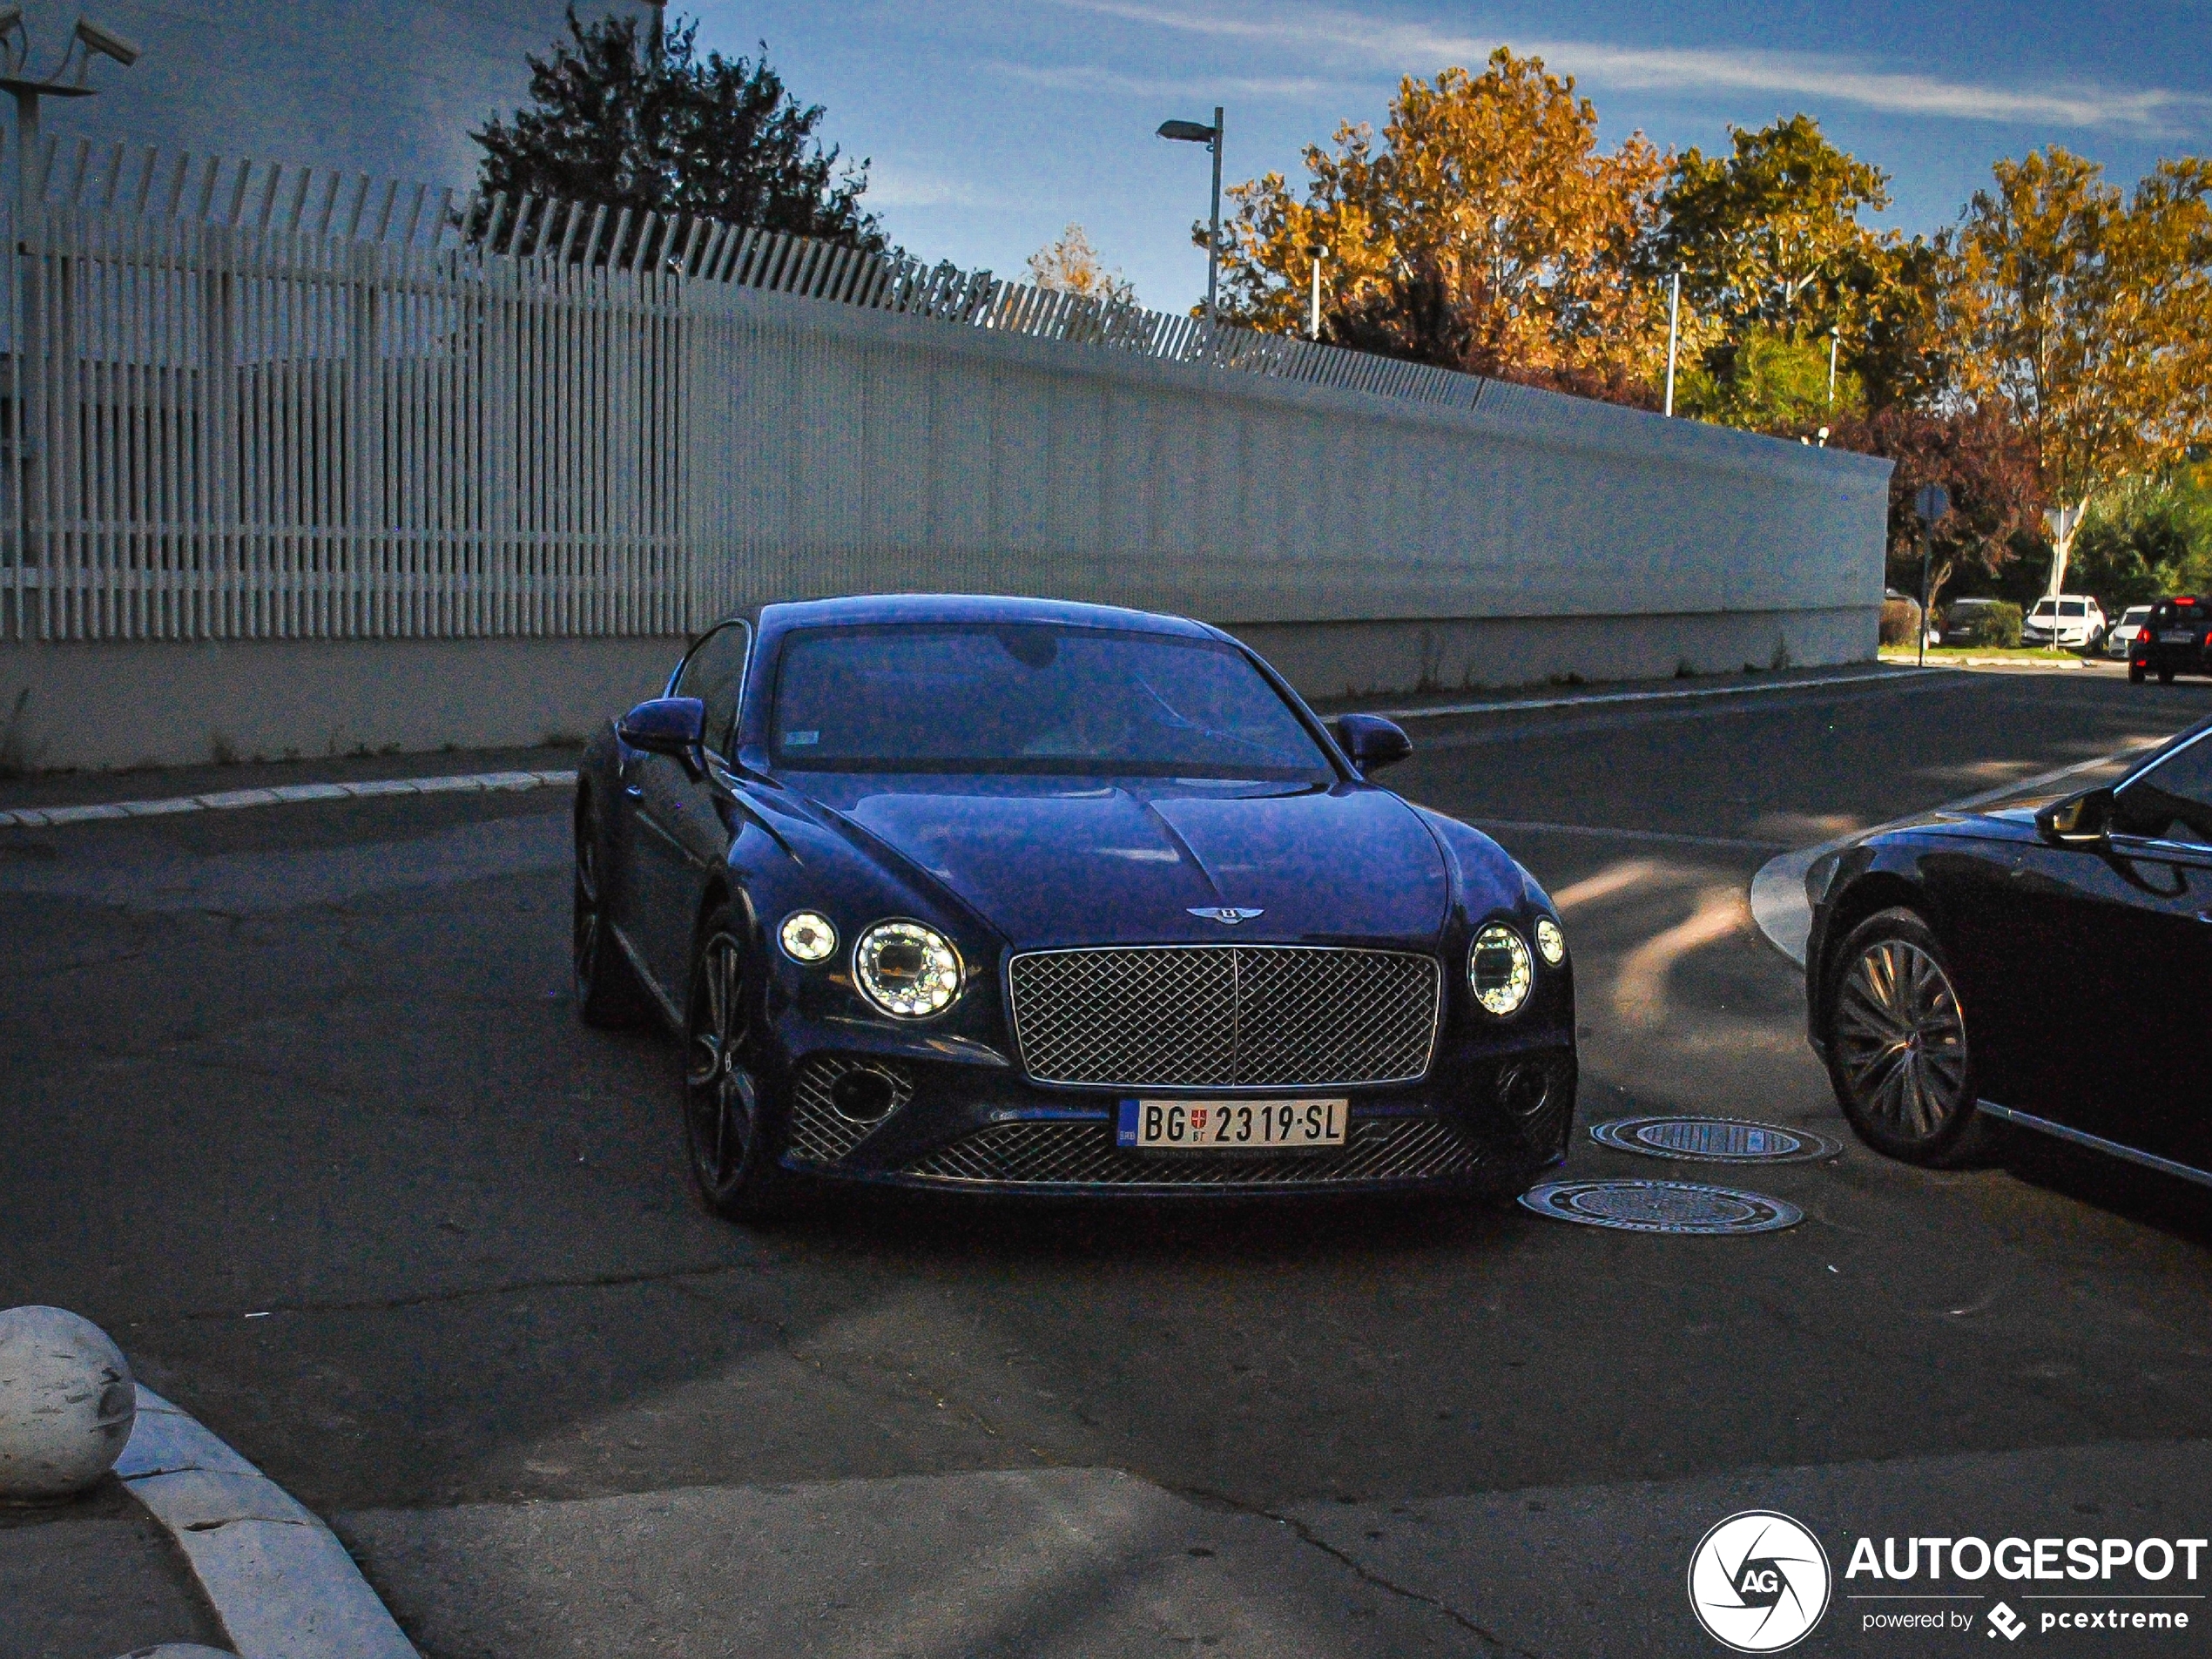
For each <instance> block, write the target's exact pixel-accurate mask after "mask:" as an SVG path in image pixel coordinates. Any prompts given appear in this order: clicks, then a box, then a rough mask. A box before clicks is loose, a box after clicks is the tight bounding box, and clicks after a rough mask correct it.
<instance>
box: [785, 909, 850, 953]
mask: <svg viewBox="0 0 2212 1659" xmlns="http://www.w3.org/2000/svg"><path fill="white" fill-rule="evenodd" d="M776 938H777V941H778V942H779V943H780V944H781V945H782V946H783V948H784V954H785V955H786V956H788V957H790V958H791V959H792V961H794V962H809V963H812V962H826V961H828V960H829V959H830V958H831V957H832V956H833V955H834V954H836V952H837V928H836V927H834V926H833V924H832V923H831V921H830V919H829V918H828V917H827V916H825V915H823V914H821V913H820V912H819V911H815V910H794V911H792V914H790V915H788V916H786V917H785V918H784V925H783V926H782V927H780V928H779V929H777V932H776Z"/></svg>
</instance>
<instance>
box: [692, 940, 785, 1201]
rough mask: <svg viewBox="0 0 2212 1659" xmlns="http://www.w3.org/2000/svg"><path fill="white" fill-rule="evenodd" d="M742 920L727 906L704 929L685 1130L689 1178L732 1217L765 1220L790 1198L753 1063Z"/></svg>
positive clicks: (696, 972)
mask: <svg viewBox="0 0 2212 1659" xmlns="http://www.w3.org/2000/svg"><path fill="white" fill-rule="evenodd" d="M755 1001H756V999H755V998H754V997H753V996H752V993H751V988H750V987H749V986H748V985H747V983H746V979H745V942H744V937H743V924H742V922H741V921H740V920H739V918H738V916H737V915H736V914H734V913H733V912H732V911H731V910H729V909H728V908H726V907H724V908H721V909H718V910H717V911H716V912H715V913H714V914H711V915H710V916H709V917H708V918H707V919H706V922H705V926H703V927H701V928H700V929H699V938H698V944H697V945H696V946H694V947H693V948H692V954H691V990H690V994H689V996H688V999H687V1003H688V1006H687V1008H686V1009H685V1019H684V1130H685V1136H684V1138H685V1147H686V1149H687V1150H688V1152H689V1154H690V1158H689V1162H690V1163H691V1182H692V1184H693V1185H694V1186H695V1187H697V1188H698V1194H699V1197H701V1198H703V1199H704V1200H705V1202H706V1204H707V1207H708V1208H709V1209H711V1210H713V1211H716V1212H718V1214H720V1215H724V1216H726V1217H729V1218H730V1219H731V1220H732V1221H759V1220H764V1219H766V1218H767V1217H770V1216H772V1215H774V1214H777V1213H779V1211H781V1210H782V1208H783V1201H784V1198H785V1192H784V1186H785V1183H784V1180H783V1178H782V1171H781V1170H779V1169H778V1168H777V1167H776V1153H775V1149H774V1147H773V1146H772V1144H771V1143H770V1141H771V1136H770V1134H769V1131H768V1128H767V1125H766V1123H765V1114H764V1113H763V1111H762V1109H761V1100H760V1085H759V1079H758V1077H757V1076H756V1074H755V1070H754V1067H753V1057H754V1050H755V1048H756V1044H755V1042H754V1034H753V1023H752V1022H753V1008H754V1004H755Z"/></svg>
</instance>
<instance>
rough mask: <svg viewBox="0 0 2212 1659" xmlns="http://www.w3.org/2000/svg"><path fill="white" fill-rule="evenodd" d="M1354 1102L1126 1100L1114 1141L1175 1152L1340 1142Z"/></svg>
mask: <svg viewBox="0 0 2212 1659" xmlns="http://www.w3.org/2000/svg"><path fill="white" fill-rule="evenodd" d="M1351 1105H1352V1103H1350V1102H1349V1101H1346V1100H1342V1099H1338V1100H1125V1101H1123V1103H1122V1115H1121V1121H1120V1123H1119V1124H1118V1125H1117V1126H1116V1133H1115V1136H1114V1138H1115V1141H1116V1144H1118V1145H1122V1146H1133V1147H1138V1148H1145V1149H1150V1150H1166V1151H1177V1152H1185V1151H1188V1152H1250V1151H1251V1150H1255V1149H1257V1148H1260V1147H1265V1148H1269V1149H1271V1150H1284V1149H1287V1148H1296V1147H1301V1146H1342V1145H1343V1144H1344V1136H1345V1122H1346V1120H1347V1119H1349V1118H1350V1116H1351V1115H1352V1109H1351Z"/></svg>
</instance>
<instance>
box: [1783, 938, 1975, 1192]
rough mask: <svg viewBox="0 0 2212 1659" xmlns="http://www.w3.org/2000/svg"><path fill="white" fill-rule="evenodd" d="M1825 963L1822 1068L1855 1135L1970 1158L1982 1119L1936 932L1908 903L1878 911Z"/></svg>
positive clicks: (1891, 1148) (1939, 1157)
mask: <svg viewBox="0 0 2212 1659" xmlns="http://www.w3.org/2000/svg"><path fill="white" fill-rule="evenodd" d="M1831 961H1832V964H1833V966H1832V968H1831V971H1830V973H1829V974H1827V976H1826V1000H1827V1007H1826V1008H1825V1010H1824V1017H1823V1019H1822V1021H1821V1028H1822V1031H1823V1033H1824V1035H1825V1037H1826V1039H1827V1044H1828V1076H1829V1081H1830V1082H1831V1083H1832V1084H1833V1085H1834V1086H1835V1090H1836V1100H1837V1103H1838V1104H1839V1105H1841V1106H1842V1107H1843V1109H1844V1116H1845V1117H1847V1118H1849V1119H1850V1120H1851V1127H1852V1128H1853V1129H1854V1130H1858V1135H1859V1138H1860V1139H1862V1140H1864V1141H1865V1143H1867V1144H1868V1145H1869V1146H1871V1147H1872V1148H1873V1149H1874V1150H1876V1151H1878V1152H1882V1153H1886V1154H1887V1155H1888V1156H1889V1157H1894V1158H1902V1159H1904V1160H1905V1162H1907V1163H1923V1164H1931V1165H1935V1166H1939V1167H1942V1166H1953V1165H1958V1164H1962V1163H1972V1162H1973V1161H1974V1160H1975V1159H1976V1158H1977V1157H1979V1156H1980V1155H1981V1154H1982V1153H1983V1151H1984V1150H1986V1137H1987V1135H1988V1120H1987V1119H1986V1118H1985V1117H1983V1116H1981V1114H1980V1113H1979V1111H1977V1110H1976V1109H1975V1095H1974V1067H1973V1051H1972V1050H1971V1049H1969V1047H1968V1046H1967V1042H1966V1014H1965V1011H1964V1010H1963V1009H1962V1008H1960V1007H1959V993H1958V990H1957V988H1955V987H1954V986H1953V984H1952V978H1951V969H1950V965H1949V962H1948V961H1947V959H1946V956H1945V953H1944V949H1943V945H1942V941H1939V940H1938V939H1937V938H1936V936H1935V933H1934V930H1933V929H1932V928H1931V927H1929V926H1928V924H1927V923H1926V922H1925V921H1923V920H1922V919H1921V917H1920V916H1919V914H1916V913H1915V912H1913V911H1911V910H1906V909H1903V908H1898V909H1892V910H1884V911H1879V912H1878V913H1877V914H1874V915H1871V916H1869V917H1868V918H1867V919H1866V920H1865V921H1862V922H1861V923H1859V924H1858V927H1855V928H1854V929H1852V930H1851V936H1850V937H1849V938H1848V939H1846V940H1845V941H1844V943H1843V946H1842V948H1840V949H1839V950H1838V951H1837V953H1836V954H1835V955H1834V957H1833V958H1832V959H1831Z"/></svg>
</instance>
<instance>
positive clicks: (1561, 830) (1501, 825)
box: [1463, 818, 1789, 853]
mask: <svg viewBox="0 0 2212 1659" xmlns="http://www.w3.org/2000/svg"><path fill="white" fill-rule="evenodd" d="M1463 821H1465V822H1467V823H1469V824H1472V825H1474V826H1475V827H1476V828H1477V829H1480V830H1494V829H1501V830H1507V831H1513V830H1519V831H1521V832H1523V833H1527V834H1532V835H1593V836H1599V837H1602V838H1603V839H1605V840H1619V841H1659V842H1663V843H1667V844H1669V845H1673V846H1717V847H1723V848H1725V849H1727V850H1728V851H1730V852H1732V853H1779V852H1785V851H1787V850H1788V847H1789V843H1788V842H1786V841H1747V840H1738V839H1737V837H1735V836H1732V835H1683V834H1678V833H1675V832H1674V831H1671V830H1642V829H1610V828H1608V827H1607V826H1604V825H1602V824H1541V823H1535V822H1532V821H1528V820H1523V819H1510V818H1470V819H1465V820H1463Z"/></svg>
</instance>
